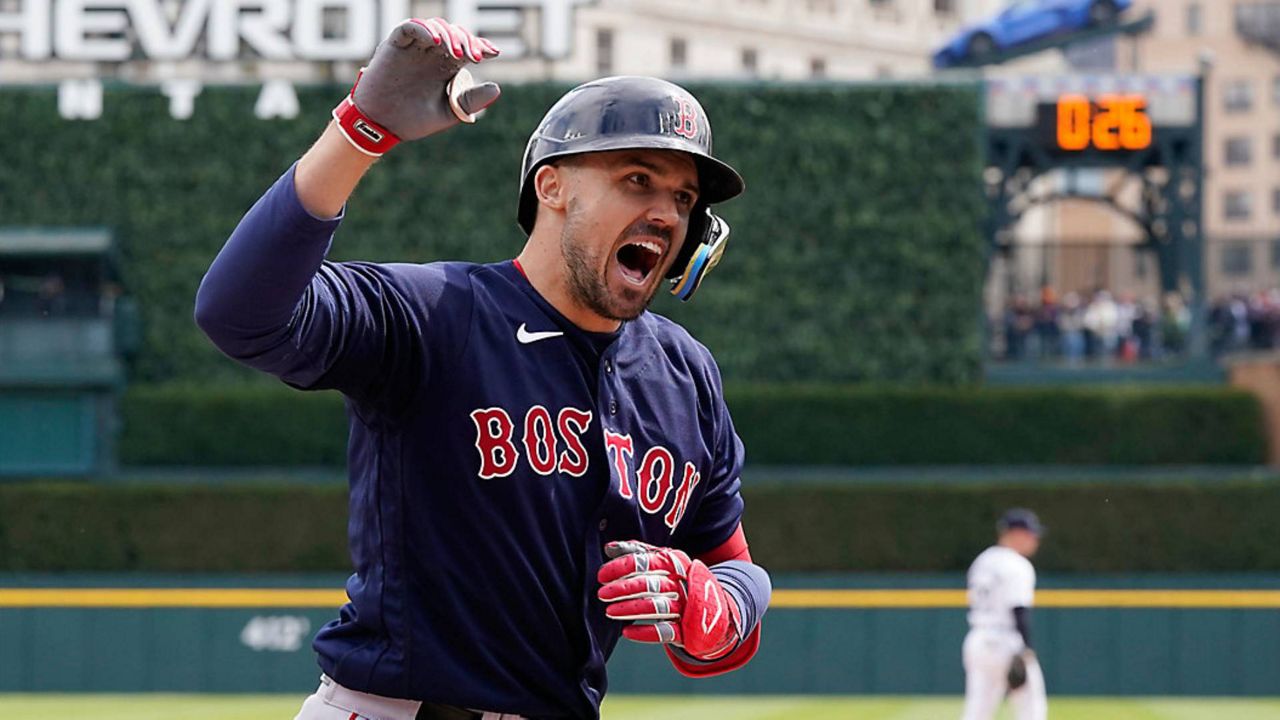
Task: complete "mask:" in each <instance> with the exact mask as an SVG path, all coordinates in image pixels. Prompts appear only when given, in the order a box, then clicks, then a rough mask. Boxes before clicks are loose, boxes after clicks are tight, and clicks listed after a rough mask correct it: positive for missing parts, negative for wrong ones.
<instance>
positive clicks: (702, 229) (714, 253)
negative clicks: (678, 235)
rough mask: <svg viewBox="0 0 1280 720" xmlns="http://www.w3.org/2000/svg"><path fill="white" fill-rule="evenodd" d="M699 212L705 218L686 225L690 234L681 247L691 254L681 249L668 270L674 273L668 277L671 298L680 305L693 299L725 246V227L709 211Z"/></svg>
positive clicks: (727, 231)
mask: <svg viewBox="0 0 1280 720" xmlns="http://www.w3.org/2000/svg"><path fill="white" fill-rule="evenodd" d="M702 212H704V213H706V215H705V216H703V217H701V218H698V219H699V220H700V222H697V223H694V222H690V223H689V229H690V233H689V237H688V238H686V239H685V246H686V247H687V248H691V250H689V251H688V252H686V251H685V249H684V248H681V253H680V255H679V256H677V258H676V263H675V265H673V266H672V270H673V271H674V272H673V273H671V274H670V278H671V294H672V295H675V296H676V297H678V298H680V299H681V300H682V301H684V302H688V301H689V299H690V298H692V297H693V294H694V293H695V292H697V291H698V287H699V286H700V285H702V279H703V278H704V277H706V275H707V273H709V272H711V268H714V267H715V266H716V265H718V264H719V263H720V258H721V257H723V256H724V249H725V246H726V245H727V244H728V242H729V223H727V222H725V221H724V220H723V219H721V218H720V217H719V216H718V215H716V214H714V213H712V212H711V208H707V207H704V208H702ZM695 230H696V232H695ZM676 273H678V274H676Z"/></svg>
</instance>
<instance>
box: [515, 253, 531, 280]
mask: <svg viewBox="0 0 1280 720" xmlns="http://www.w3.org/2000/svg"><path fill="white" fill-rule="evenodd" d="M511 264H512V265H515V266H516V269H517V270H519V271H520V274H521V275H523V276H524V279H525V280H528V279H529V273H527V272H525V271H524V266H523V265H521V264H520V258H516V259H515V260H512V261H511Z"/></svg>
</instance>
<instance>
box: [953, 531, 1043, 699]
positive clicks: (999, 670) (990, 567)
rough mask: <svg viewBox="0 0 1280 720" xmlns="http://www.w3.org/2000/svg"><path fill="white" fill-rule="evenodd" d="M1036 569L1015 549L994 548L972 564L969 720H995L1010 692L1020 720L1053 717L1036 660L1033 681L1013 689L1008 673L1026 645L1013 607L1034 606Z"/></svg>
mask: <svg viewBox="0 0 1280 720" xmlns="http://www.w3.org/2000/svg"><path fill="white" fill-rule="evenodd" d="M1035 589H1036V570H1035V568H1034V567H1032V565H1031V561H1030V560H1028V559H1027V558H1025V557H1023V556H1022V555H1020V554H1018V552H1017V551H1015V550H1013V549H1012V548H1007V547H1003V546H1000V545H994V546H992V547H989V548H987V549H986V550H984V551H982V553H981V554H980V555H978V557H977V559H975V560H974V561H973V564H972V565H970V566H969V634H968V635H967V636H965V639H964V650H963V656H964V672H965V688H964V720H990V719H991V718H993V717H994V716H995V714H996V710H998V709H999V708H1000V702H1001V701H1002V700H1003V699H1004V697H1005V695H1006V694H1008V696H1009V700H1010V701H1011V702H1012V703H1013V707H1014V712H1015V717H1016V718H1017V720H1044V718H1045V717H1046V715H1047V714H1048V702H1047V700H1046V699H1045V690H1044V674H1043V673H1042V672H1041V671H1040V664H1039V663H1038V662H1037V661H1036V660H1035V659H1034V657H1032V658H1031V659H1029V660H1028V661H1027V682H1026V684H1025V685H1023V686H1022V687H1020V688H1018V689H1017V690H1013V691H1010V690H1009V686H1008V679H1007V674H1008V672H1009V663H1010V662H1011V661H1012V660H1013V656H1014V655H1017V654H1018V653H1020V652H1022V650H1023V649H1024V647H1025V645H1024V643H1023V640H1022V635H1021V633H1019V632H1018V629H1017V626H1016V625H1015V624H1014V618H1013V609H1014V608H1016V607H1026V608H1029V607H1031V606H1032V602H1033V600H1034V596H1035Z"/></svg>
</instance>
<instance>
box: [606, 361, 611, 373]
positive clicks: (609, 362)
mask: <svg viewBox="0 0 1280 720" xmlns="http://www.w3.org/2000/svg"><path fill="white" fill-rule="evenodd" d="M604 371H605V372H607V373H611V372H613V361H612V360H605V361H604Z"/></svg>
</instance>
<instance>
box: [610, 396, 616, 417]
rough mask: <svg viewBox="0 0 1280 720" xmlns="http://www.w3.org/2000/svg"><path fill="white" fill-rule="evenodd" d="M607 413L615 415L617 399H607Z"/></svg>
mask: <svg viewBox="0 0 1280 720" xmlns="http://www.w3.org/2000/svg"><path fill="white" fill-rule="evenodd" d="M609 414H610V415H617V414H618V401H617V400H610V401H609Z"/></svg>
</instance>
